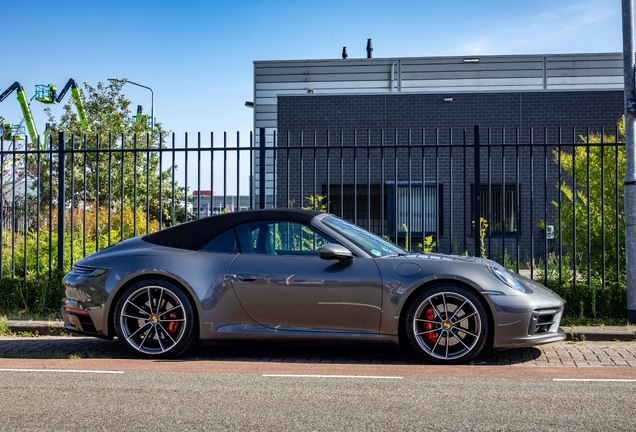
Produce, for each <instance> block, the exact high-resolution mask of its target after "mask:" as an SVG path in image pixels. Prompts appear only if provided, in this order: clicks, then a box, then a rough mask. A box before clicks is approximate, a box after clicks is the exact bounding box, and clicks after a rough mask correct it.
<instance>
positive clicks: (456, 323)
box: [405, 285, 488, 364]
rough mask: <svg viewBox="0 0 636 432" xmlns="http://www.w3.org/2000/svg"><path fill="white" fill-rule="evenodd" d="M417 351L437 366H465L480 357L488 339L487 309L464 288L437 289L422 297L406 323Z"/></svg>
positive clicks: (418, 298)
mask: <svg viewBox="0 0 636 432" xmlns="http://www.w3.org/2000/svg"><path fill="white" fill-rule="evenodd" d="M405 325H406V329H405V330H406V334H407V335H408V339H409V342H410V344H411V346H412V347H413V349H415V351H416V352H417V353H418V354H419V355H420V356H421V357H422V358H424V360H426V361H429V362H431V363H437V364H459V363H464V362H467V361H469V360H471V359H472V358H474V357H475V356H477V355H478V354H479V353H480V352H481V350H482V349H483V348H484V345H485V344H486V339H487V338H488V317H487V315H486V310H485V309H484V306H483V305H482V303H481V302H480V301H479V299H478V298H477V297H476V296H475V295H474V294H473V293H472V292H470V291H469V290H467V289H466V288H463V287H460V286H454V285H449V286H437V287H434V288H432V289H429V290H426V291H424V292H423V293H421V294H420V295H418V296H417V297H416V298H415V300H414V301H413V302H412V303H411V305H410V307H409V308H408V311H407V319H406V320H405Z"/></svg>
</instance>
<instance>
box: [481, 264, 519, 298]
mask: <svg viewBox="0 0 636 432" xmlns="http://www.w3.org/2000/svg"><path fill="white" fill-rule="evenodd" d="M488 270H490V272H491V273H492V274H493V275H495V277H496V278H497V279H499V280H500V281H502V282H503V283H505V284H506V285H508V286H509V287H510V288H513V289H516V290H517V291H519V292H522V293H524V292H526V288H525V287H524V286H523V284H522V283H521V282H519V281H518V280H517V279H516V278H515V277H513V276H512V275H511V274H510V273H508V272H507V271H506V269H504V268H503V267H500V266H493V265H489V266H488Z"/></svg>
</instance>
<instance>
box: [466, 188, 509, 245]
mask: <svg viewBox="0 0 636 432" xmlns="http://www.w3.org/2000/svg"><path fill="white" fill-rule="evenodd" d="M489 191H490V194H489ZM517 197H518V191H517V186H516V185H503V186H502V185H490V187H489V186H488V185H483V184H482V185H481V186H480V191H479V199H480V204H481V205H480V212H481V217H482V219H485V220H486V221H487V222H488V230H489V231H490V234H492V235H501V234H510V233H516V232H517V229H518V226H519V215H518V212H517V210H518V208H519V205H518V202H517ZM472 214H473V217H472V220H474V219H475V216H474V215H475V211H474V203H473V211H472Z"/></svg>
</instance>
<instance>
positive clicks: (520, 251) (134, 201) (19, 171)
mask: <svg viewBox="0 0 636 432" xmlns="http://www.w3.org/2000/svg"><path fill="white" fill-rule="evenodd" d="M258 132H259V133H258V134H257V136H256V138H257V140H256V141H257V142H256V143H255V142H254V141H255V140H254V139H253V138H254V137H253V135H252V134H250V135H249V136H248V137H247V138H241V136H240V135H239V134H238V133H237V134H236V138H235V140H234V139H228V138H229V137H228V135H227V134H223V137H222V139H221V140H219V139H216V140H215V136H214V134H210V135H209V136H205V137H204V136H202V135H201V134H197V135H196V136H195V138H194V139H191V137H190V136H189V135H188V134H185V136H184V137H183V139H179V140H177V138H176V136H175V135H171V136H168V137H164V136H155V135H152V134H148V135H146V136H143V137H137V136H133V137H123V136H122V137H112V136H108V137H104V138H103V139H99V138H98V139H95V140H93V141H91V142H89V140H88V139H87V138H86V137H81V138H79V139H78V138H77V137H67V136H65V135H64V134H63V133H62V134H59V136H57V137H54V139H53V138H52V139H51V140H50V143H48V146H47V149H48V150H42V149H40V148H41V147H40V146H39V145H37V144H36V145H32V144H29V143H28V142H24V143H20V142H15V141H12V142H7V141H2V152H1V160H2V178H1V179H0V190H1V191H2V224H1V225H0V236H1V238H2V249H1V250H0V259H1V261H2V267H1V268H0V276H12V277H13V276H18V277H25V278H26V277H29V276H30V275H35V276H37V275H40V274H41V273H46V272H48V273H50V272H51V271H52V270H54V269H60V270H66V269H69V268H70V266H71V265H72V263H73V262H74V261H76V260H78V259H79V258H81V257H83V256H86V255H88V254H90V253H92V252H93V251H95V250H99V249H103V248H105V247H107V246H109V245H111V244H114V243H117V242H120V241H122V240H125V239H127V238H131V237H134V236H138V235H142V234H146V233H149V232H152V231H155V230H158V229H161V228H165V227H167V226H171V225H174V224H177V223H182V222H186V221H188V220H191V219H195V218H199V217H205V216H208V215H211V214H215V213H219V212H227V211H238V210H244V209H249V208H255V207H265V205H266V204H265V203H274V206H276V207H290V206H292V207H303V208H313V209H322V210H325V211H329V212H331V213H334V214H336V215H338V216H341V217H343V218H345V219H348V220H350V221H353V222H354V223H356V224H358V225H360V226H362V227H364V228H367V229H369V230H371V231H374V232H376V233H377V234H379V235H382V236H385V237H388V238H390V239H391V240H392V241H394V242H396V243H399V244H401V245H402V246H404V247H406V248H407V249H409V250H422V249H426V250H427V251H432V252H440V253H451V254H468V255H475V256H482V255H483V256H487V257H488V258H492V259H495V260H497V261H499V262H501V263H502V264H504V265H506V266H507V267H508V268H511V269H513V270H515V271H519V272H521V273H525V274H527V275H528V276H530V277H534V278H540V279H544V280H545V281H547V280H548V278H549V277H557V278H558V279H559V280H563V279H564V278H569V279H572V280H573V283H574V284H576V283H577V281H579V282H581V283H587V284H590V282H591V281H592V279H594V278H599V279H600V280H602V281H603V283H605V282H606V281H608V280H615V281H618V280H619V278H621V276H620V275H621V273H622V270H621V269H624V230H623V229H622V225H621V224H622V223H623V220H622V217H621V209H622V181H623V177H624V165H625V164H624V159H622V158H624V144H622V143H618V144H617V143H616V138H615V137H616V136H618V132H619V131H618V130H612V131H605V130H601V131H593V130H592V129H590V128H585V129H576V128H569V129H565V128H563V129H547V128H527V129H514V130H510V129H498V130H495V129H485V130H484V129H480V128H479V127H478V126H475V127H473V128H467V129H462V130H391V131H386V130H367V131H296V132H286V133H284V134H281V135H279V136H277V135H276V133H272V134H270V135H269V137H266V131H265V130H264V129H262V130H259V131H258ZM268 138H269V140H268ZM230 141H232V143H230ZM268 141H269V142H270V143H274V145H273V146H268V145H266V142H268ZM621 173H622V174H621Z"/></svg>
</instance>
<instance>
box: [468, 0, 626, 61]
mask: <svg viewBox="0 0 636 432" xmlns="http://www.w3.org/2000/svg"><path fill="white" fill-rule="evenodd" d="M621 32H622V30H621V9H620V2H618V1H617V0H587V1H584V2H580V3H579V2H577V3H576V4H574V3H572V4H569V5H567V6H555V8H554V9H552V10H548V11H544V12H540V13H537V14H535V15H530V16H526V17H513V18H512V19H511V17H510V16H502V17H501V18H499V19H497V20H496V21H494V25H490V26H489V27H486V28H485V29H484V30H483V31H482V32H480V33H479V34H476V35H475V36H474V37H471V38H470V40H466V41H464V42H463V43H461V47H460V50H461V51H462V52H463V53H464V54H525V53H546V54H547V53H570V52H609V51H611V52H616V51H621V50H622V46H621V43H622V42H621V41H622V38H621Z"/></svg>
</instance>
